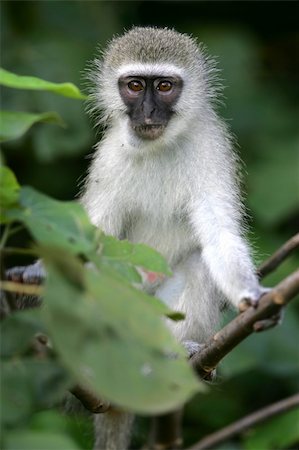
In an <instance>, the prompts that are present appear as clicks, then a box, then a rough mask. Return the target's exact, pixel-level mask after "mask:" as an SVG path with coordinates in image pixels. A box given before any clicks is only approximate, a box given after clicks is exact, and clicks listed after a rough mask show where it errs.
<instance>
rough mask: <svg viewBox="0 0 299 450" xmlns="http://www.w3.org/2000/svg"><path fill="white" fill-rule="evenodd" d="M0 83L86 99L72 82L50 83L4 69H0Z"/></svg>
mask: <svg viewBox="0 0 299 450" xmlns="http://www.w3.org/2000/svg"><path fill="white" fill-rule="evenodd" d="M0 84H3V85H4V86H7V87H10V88H15V89H34V90H36V91H49V92H54V93H55V94H59V95H63V96H64V97H71V98H76V99H81V100H84V99H86V96H85V95H83V94H82V93H81V92H80V90H79V89H78V88H77V86H75V85H74V84H73V83H52V82H50V81H45V80H42V79H41V78H37V77H29V76H21V75H17V74H15V73H12V72H9V71H8V70H4V69H0Z"/></svg>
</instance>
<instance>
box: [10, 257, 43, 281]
mask: <svg viewBox="0 0 299 450" xmlns="http://www.w3.org/2000/svg"><path fill="white" fill-rule="evenodd" d="M5 277H6V279H7V280H9V281H15V282H17V283H25V284H41V283H42V282H43V281H44V280H45V278H46V273H45V269H44V267H43V265H42V262H41V261H36V263H34V264H31V265H29V266H17V267H12V268H11V269H8V270H7V271H6V272H5Z"/></svg>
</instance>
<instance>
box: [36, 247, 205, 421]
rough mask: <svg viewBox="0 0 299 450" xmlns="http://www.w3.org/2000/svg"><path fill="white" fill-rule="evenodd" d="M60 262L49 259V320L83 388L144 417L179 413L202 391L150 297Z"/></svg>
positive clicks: (63, 260) (59, 348) (66, 258)
mask: <svg viewBox="0 0 299 450" xmlns="http://www.w3.org/2000/svg"><path fill="white" fill-rule="evenodd" d="M55 258H56V260H55ZM55 258H53V257H52V258H50V261H49V260H48V261H47V258H46V268H47V273H48V277H47V283H46V288H45V305H46V307H45V308H44V310H43V311H44V314H45V321H46V324H47V327H48V329H49V332H50V335H51V337H52V339H53V344H54V347H55V350H56V351H57V352H58V353H59V354H60V357H61V359H62V361H63V363H64V364H65V365H66V367H68V368H69V369H70V370H71V371H72V373H73V374H74V375H75V376H77V377H78V379H79V381H80V382H81V383H83V384H87V385H89V386H90V387H91V388H92V389H94V390H95V391H96V392H97V393H98V394H99V395H101V396H103V397H104V398H107V399H108V400H110V401H112V402H113V403H116V404H118V405H120V406H123V407H125V408H129V409H133V410H134V411H136V412H141V413H158V412H164V411H167V410H171V409H173V408H176V407H178V406H179V405H181V404H182V403H184V402H185V401H186V400H187V399H188V398H189V397H190V396H191V395H192V394H193V393H195V392H196V391H197V390H199V389H200V388H201V385H200V383H199V382H198V381H197V380H196V378H195V376H194V374H193V373H192V370H191V368H190V366H189V365H188V363H187V361H186V356H185V352H184V350H183V349H182V347H181V346H180V345H179V344H178V343H177V342H176V341H175V339H174V337H173V336H172V335H171V333H170V331H169V330H168V329H167V328H166V326H165V324H164V323H163V320H162V318H161V317H160V316H159V314H158V311H157V309H156V307H153V306H152V305H151V303H150V298H148V297H147V296H146V295H145V294H143V293H142V292H139V291H137V290H135V289H133V288H132V287H131V286H129V285H128V284H126V283H123V282H121V281H120V280H118V279H116V278H115V277H112V276H111V275H110V273H107V272H105V271H104V270H102V271H101V272H96V271H95V270H90V269H89V270H88V269H87V268H86V267H84V266H83V265H81V264H80V263H79V262H78V261H77V260H75V259H74V258H72V257H70V256H68V255H65V256H64V257H63V258H60V259H59V260H58V259H57V254H56V256H55ZM174 355H176V356H174Z"/></svg>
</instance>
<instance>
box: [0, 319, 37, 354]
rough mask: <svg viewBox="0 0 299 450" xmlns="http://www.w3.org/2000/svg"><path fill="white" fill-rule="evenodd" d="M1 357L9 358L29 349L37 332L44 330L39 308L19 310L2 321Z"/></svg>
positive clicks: (0, 329) (0, 328)
mask: <svg viewBox="0 0 299 450" xmlns="http://www.w3.org/2000/svg"><path fill="white" fill-rule="evenodd" d="M0 331H1V338H2V339H1V344H0V349H1V351H0V354H1V357H4V358H8V357H12V356H17V355H21V354H22V353H23V352H24V351H26V350H27V351H28V349H29V348H30V346H31V345H32V341H33V338H34V336H35V335H36V333H41V332H42V331H44V327H43V325H42V323H41V320H40V311H39V310H35V311H32V310H23V311H18V312H16V313H14V314H12V315H11V316H9V317H7V318H6V319H5V320H3V321H2V322H1V325H0Z"/></svg>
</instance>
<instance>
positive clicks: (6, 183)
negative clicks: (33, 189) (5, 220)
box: [0, 166, 20, 209]
mask: <svg viewBox="0 0 299 450" xmlns="http://www.w3.org/2000/svg"><path fill="white" fill-rule="evenodd" d="M19 192H20V185H19V183H18V181H17V179H16V177H15V175H14V173H13V172H12V171H11V170H10V169H9V168H8V167H3V166H2V167H0V207H1V209H2V208H10V207H12V206H14V205H16V204H17V203H18V200H19Z"/></svg>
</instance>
